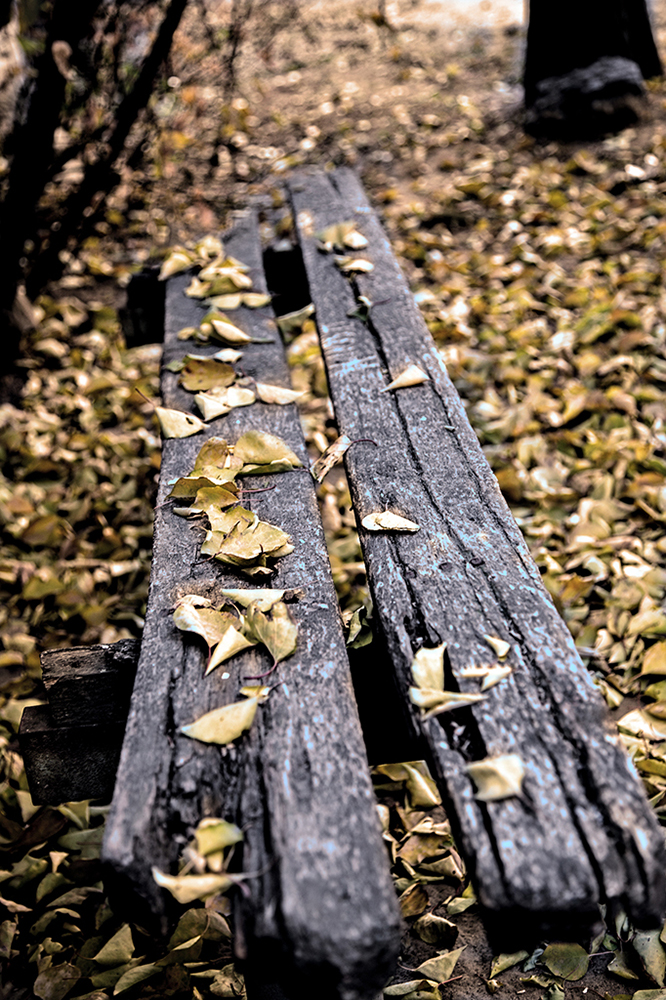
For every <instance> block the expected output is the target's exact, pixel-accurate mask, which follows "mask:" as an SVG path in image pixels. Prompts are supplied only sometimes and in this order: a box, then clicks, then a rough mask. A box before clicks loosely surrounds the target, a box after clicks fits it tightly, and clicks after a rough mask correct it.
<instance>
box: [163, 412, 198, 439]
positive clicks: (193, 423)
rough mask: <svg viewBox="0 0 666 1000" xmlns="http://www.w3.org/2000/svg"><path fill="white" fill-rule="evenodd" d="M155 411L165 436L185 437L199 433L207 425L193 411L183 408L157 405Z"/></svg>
mask: <svg viewBox="0 0 666 1000" xmlns="http://www.w3.org/2000/svg"><path fill="white" fill-rule="evenodd" d="M155 413H156V414H157V419H158V420H159V422H160V428H161V430H162V436H163V437H165V438H185V437H191V436H192V434H198V433H199V431H202V430H203V429H204V427H205V426H206V425H205V423H204V422H203V420H199V417H195V415H194V414H193V413H185V412H183V410H170V409H168V408H166V407H164V406H156V407H155Z"/></svg>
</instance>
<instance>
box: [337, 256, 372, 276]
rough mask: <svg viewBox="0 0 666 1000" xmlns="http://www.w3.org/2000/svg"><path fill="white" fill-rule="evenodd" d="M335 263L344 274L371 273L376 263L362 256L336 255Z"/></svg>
mask: <svg viewBox="0 0 666 1000" xmlns="http://www.w3.org/2000/svg"><path fill="white" fill-rule="evenodd" d="M335 263H336V264H337V265H338V267H339V268H340V270H341V271H342V273H343V274H369V273H370V271H374V269H375V265H374V264H372V263H371V262H370V261H369V260H363V258H362V257H336V258H335Z"/></svg>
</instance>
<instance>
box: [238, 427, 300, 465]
mask: <svg viewBox="0 0 666 1000" xmlns="http://www.w3.org/2000/svg"><path fill="white" fill-rule="evenodd" d="M233 453H234V456H235V458H236V459H239V460H240V461H241V462H242V469H241V472H240V475H242V476H253V475H261V474H263V473H271V472H287V471H289V470H290V469H296V468H301V467H302V465H303V463H302V462H301V460H300V459H299V457H298V455H295V454H294V452H293V451H292V450H291V448H289V447H288V445H286V444H285V443H284V441H282V440H281V439H280V438H279V437H276V436H275V435H274V434H267V433H266V432H265V431H257V430H251V431H246V433H245V434H242V435H241V437H239V439H238V441H237V442H236V444H235V445H234V452H233Z"/></svg>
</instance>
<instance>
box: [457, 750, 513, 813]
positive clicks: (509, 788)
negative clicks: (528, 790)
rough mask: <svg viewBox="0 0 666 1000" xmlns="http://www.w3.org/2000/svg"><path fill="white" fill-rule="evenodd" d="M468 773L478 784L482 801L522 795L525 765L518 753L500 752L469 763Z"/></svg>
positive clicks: (478, 797)
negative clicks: (495, 755)
mask: <svg viewBox="0 0 666 1000" xmlns="http://www.w3.org/2000/svg"><path fill="white" fill-rule="evenodd" d="M467 773H468V774H469V776H470V777H471V778H472V780H473V782H474V784H475V785H476V789H477V791H476V798H477V799H478V800H479V801H480V802H498V801H500V800H501V799H508V798H511V797H512V796H514V795H520V793H521V790H522V787H523V778H524V777H525V765H524V763H523V761H522V759H521V758H520V757H519V755H518V754H516V753H507V754H499V755H498V756H497V757H486V758H485V760H477V761H474V762H473V763H471V764H468V765H467Z"/></svg>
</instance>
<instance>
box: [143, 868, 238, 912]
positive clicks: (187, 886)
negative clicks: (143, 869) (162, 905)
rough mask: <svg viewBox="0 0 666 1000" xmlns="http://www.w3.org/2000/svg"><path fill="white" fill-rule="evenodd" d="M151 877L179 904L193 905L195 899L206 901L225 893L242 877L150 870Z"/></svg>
mask: <svg viewBox="0 0 666 1000" xmlns="http://www.w3.org/2000/svg"><path fill="white" fill-rule="evenodd" d="M151 871H152V875H153V878H154V879H155V881H156V882H157V884H158V885H159V886H161V888H162V889H167V890H168V891H169V892H170V893H171V895H172V896H173V897H174V899H176V900H177V901H178V902H179V903H193V902H194V900H195V899H208V898H209V897H210V896H216V895H218V893H224V892H227V891H228V890H229V889H230V888H231V886H232V885H236V884H237V883H239V882H241V881H242V880H243V877H244V876H243V875H240V874H238V875H228V874H226V873H225V874H223V875H168V874H167V873H166V872H162V871H160V870H159V868H155V867H154V868H152V869H151Z"/></svg>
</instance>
